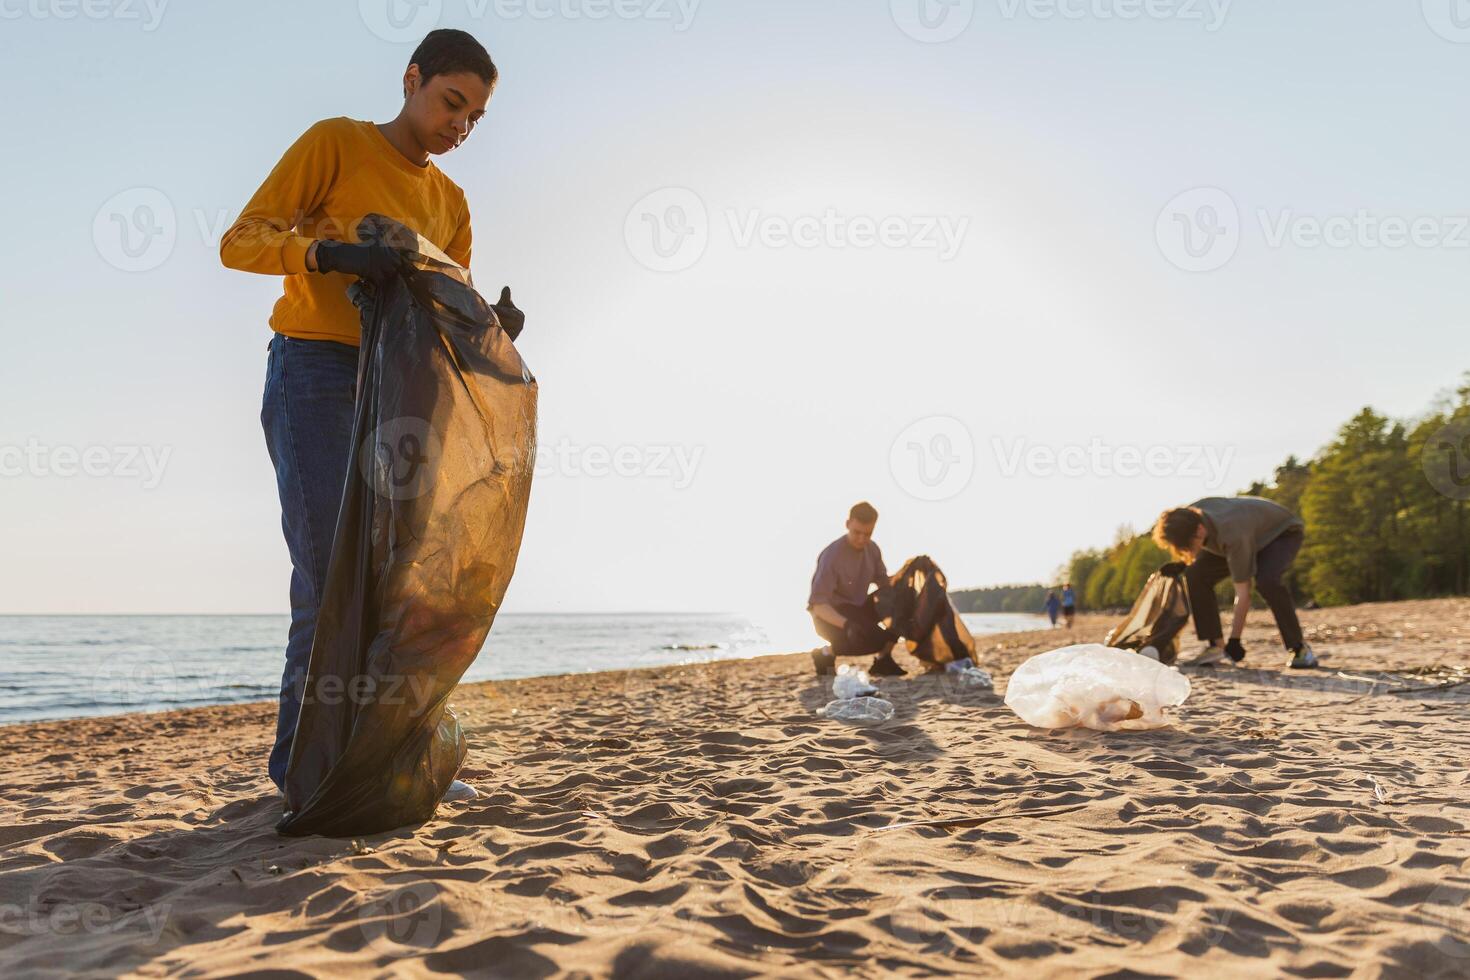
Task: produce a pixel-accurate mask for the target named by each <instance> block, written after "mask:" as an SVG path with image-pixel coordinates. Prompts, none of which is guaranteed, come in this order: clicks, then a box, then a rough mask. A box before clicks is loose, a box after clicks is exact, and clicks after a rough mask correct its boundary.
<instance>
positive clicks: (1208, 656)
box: [1179, 644, 1225, 667]
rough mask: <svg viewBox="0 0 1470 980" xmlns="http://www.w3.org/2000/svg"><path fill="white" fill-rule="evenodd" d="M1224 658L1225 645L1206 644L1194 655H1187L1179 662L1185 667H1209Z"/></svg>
mask: <svg viewBox="0 0 1470 980" xmlns="http://www.w3.org/2000/svg"><path fill="white" fill-rule="evenodd" d="M1224 659H1225V647H1224V646H1223V645H1221V646H1212V645H1209V644H1206V645H1205V646H1204V647H1202V648H1201V649H1200V651H1199V653H1196V654H1195V655H1194V656H1192V657H1185V658H1184V659H1183V660H1180V661H1179V663H1180V665H1181V666H1184V667H1209V666H1211V665H1213V664H1218V663H1221V662H1222V661H1224Z"/></svg>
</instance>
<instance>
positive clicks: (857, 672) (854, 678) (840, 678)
mask: <svg viewBox="0 0 1470 980" xmlns="http://www.w3.org/2000/svg"><path fill="white" fill-rule="evenodd" d="M877 693H878V689H877V688H876V687H874V686H873V682H872V681H871V680H869V679H868V672H867V671H866V670H863V669H862V668H861V667H854V666H853V665H852V664H843V665H842V666H841V667H838V668H837V678H836V680H834V681H833V682H832V696H833V697H834V698H840V699H846V698H862V697H867V696H868V695H870V694H877Z"/></svg>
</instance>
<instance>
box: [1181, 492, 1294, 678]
mask: <svg viewBox="0 0 1470 980" xmlns="http://www.w3.org/2000/svg"><path fill="white" fill-rule="evenodd" d="M1305 528H1306V524H1305V522H1303V521H1302V519H1301V518H1300V517H1298V516H1296V515H1295V514H1293V513H1292V512H1291V511H1289V510H1287V509H1286V508H1285V507H1283V506H1281V505H1280V504H1278V503H1276V502H1275V501H1274V500H1264V499H1262V498H1260V497H1206V498H1205V499H1203V500H1197V501H1195V502H1194V503H1193V504H1190V505H1189V506H1188V507H1178V508H1175V509H1174V510H1167V511H1165V512H1164V513H1163V514H1161V515H1159V520H1158V523H1157V524H1156V525H1154V534H1153V537H1154V541H1155V542H1157V543H1158V545H1159V547H1161V548H1164V549H1166V550H1168V551H1170V552H1172V553H1173V555H1174V556H1175V558H1177V559H1179V561H1178V562H1177V563H1174V564H1173V565H1166V566H1164V570H1165V571H1167V572H1170V573H1173V574H1177V573H1178V571H1179V570H1180V567H1181V566H1182V565H1183V564H1184V563H1186V562H1187V563H1188V567H1187V568H1183V571H1184V579H1185V583H1186V584H1187V586H1188V589H1189V606H1190V609H1191V610H1192V611H1193V615H1194V628H1195V633H1196V635H1197V636H1198V637H1199V638H1200V639H1201V640H1202V641H1204V647H1203V648H1202V649H1201V650H1200V651H1199V653H1197V654H1195V655H1194V656H1193V657H1190V658H1187V659H1185V660H1183V661H1182V663H1184V664H1185V665H1190V666H1204V665H1206V664H1217V663H1220V662H1221V661H1222V660H1224V659H1225V658H1227V657H1228V658H1230V660H1232V661H1233V662H1235V663H1240V661H1242V660H1244V659H1245V647H1244V646H1242V645H1241V642H1240V637H1241V634H1242V633H1243V632H1244V631H1245V621H1246V617H1247V616H1248V615H1249V614H1250V608H1251V582H1252V581H1253V580H1254V582H1255V587H1256V589H1257V590H1258V591H1259V592H1260V593H1261V596H1262V597H1263V598H1264V599H1265V600H1266V604H1267V605H1269V606H1270V607H1271V614H1272V615H1273V616H1275V617H1276V628H1277V629H1278V630H1280V631H1281V642H1282V643H1283V644H1284V645H1285V646H1286V649H1287V651H1288V652H1290V653H1291V661H1290V664H1289V666H1290V667H1292V668H1294V669H1297V670H1303V669H1308V668H1312V667H1316V666H1317V658H1316V656H1315V655H1314V654H1313V653H1312V648H1311V647H1309V646H1308V645H1307V644H1306V641H1305V640H1304V639H1303V638H1302V627H1301V623H1300V621H1298V619H1297V615H1296V603H1295V602H1294V601H1293V600H1292V597H1291V589H1289V588H1288V587H1287V585H1286V582H1285V575H1286V571H1287V569H1289V568H1290V567H1291V563H1292V562H1293V561H1295V560H1296V556H1297V552H1299V551H1301V548H1302V540H1303V538H1304V536H1305ZM1227 575H1228V576H1230V579H1231V581H1233V582H1234V583H1235V614H1234V617H1233V618H1232V620H1231V623H1230V639H1229V640H1228V641H1226V640H1225V639H1224V638H1223V631H1222V630H1221V626H1220V607H1219V604H1218V603H1217V602H1216V601H1215V586H1216V585H1218V584H1219V583H1220V582H1221V581H1222V580H1223V579H1224V578H1225V576H1227Z"/></svg>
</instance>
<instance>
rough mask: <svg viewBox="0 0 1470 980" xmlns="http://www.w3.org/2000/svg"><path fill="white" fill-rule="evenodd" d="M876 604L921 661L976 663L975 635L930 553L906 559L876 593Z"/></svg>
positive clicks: (932, 662) (895, 631) (881, 618)
mask: <svg viewBox="0 0 1470 980" xmlns="http://www.w3.org/2000/svg"><path fill="white" fill-rule="evenodd" d="M874 606H875V608H876V609H877V612H878V619H879V620H880V621H881V620H889V621H890V627H889V628H890V629H891V630H892V631H893V632H894V633H896V634H897V635H899V636H902V637H903V638H904V640H905V645H906V647H907V649H908V652H909V653H911V654H912V655H913V656H915V657H917V658H918V659H919V660H922V661H924V662H925V663H927V664H930V665H933V666H935V667H939V666H943V665H944V664H949V663H953V662H955V661H957V660H964V659H966V658H969V660H970V662H971V663H974V662H975V638H974V637H973V636H971V635H970V629H969V627H967V626H966V625H965V621H964V620H963V619H961V618H960V617H959V614H958V613H956V612H955V608H954V603H953V602H951V601H950V598H949V582H948V581H947V580H946V579H945V577H944V572H942V571H940V570H939V566H938V565H936V564H934V560H933V559H932V558H930V557H929V556H928V555H919V556H918V557H917V558H910V559H909V560H908V561H906V562H904V563H903V567H902V568H900V569H899V570H898V572H897V573H896V574H895V575H893V576H891V577H890V578H889V584H888V585H887V586H885V587H883V588H880V589H879V590H878V591H877V592H876V593H875V594H874Z"/></svg>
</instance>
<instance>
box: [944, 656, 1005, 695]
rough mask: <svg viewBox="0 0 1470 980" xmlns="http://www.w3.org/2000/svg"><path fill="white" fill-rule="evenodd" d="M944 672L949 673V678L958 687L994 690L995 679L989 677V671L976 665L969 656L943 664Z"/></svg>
mask: <svg viewBox="0 0 1470 980" xmlns="http://www.w3.org/2000/svg"><path fill="white" fill-rule="evenodd" d="M944 672H945V673H946V674H948V675H949V680H950V681H952V682H953V683H954V684H955V685H956V686H958V687H972V688H975V689H977V690H985V691H993V690H995V681H994V679H992V678H991V676H990V672H989V671H985V670H981V669H980V668H979V667H976V666H975V662H974V661H973V660H971V659H970V658H969V657H963V658H961V659H959V660H956V661H954V662H953V663H948V664H945V665H944Z"/></svg>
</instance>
